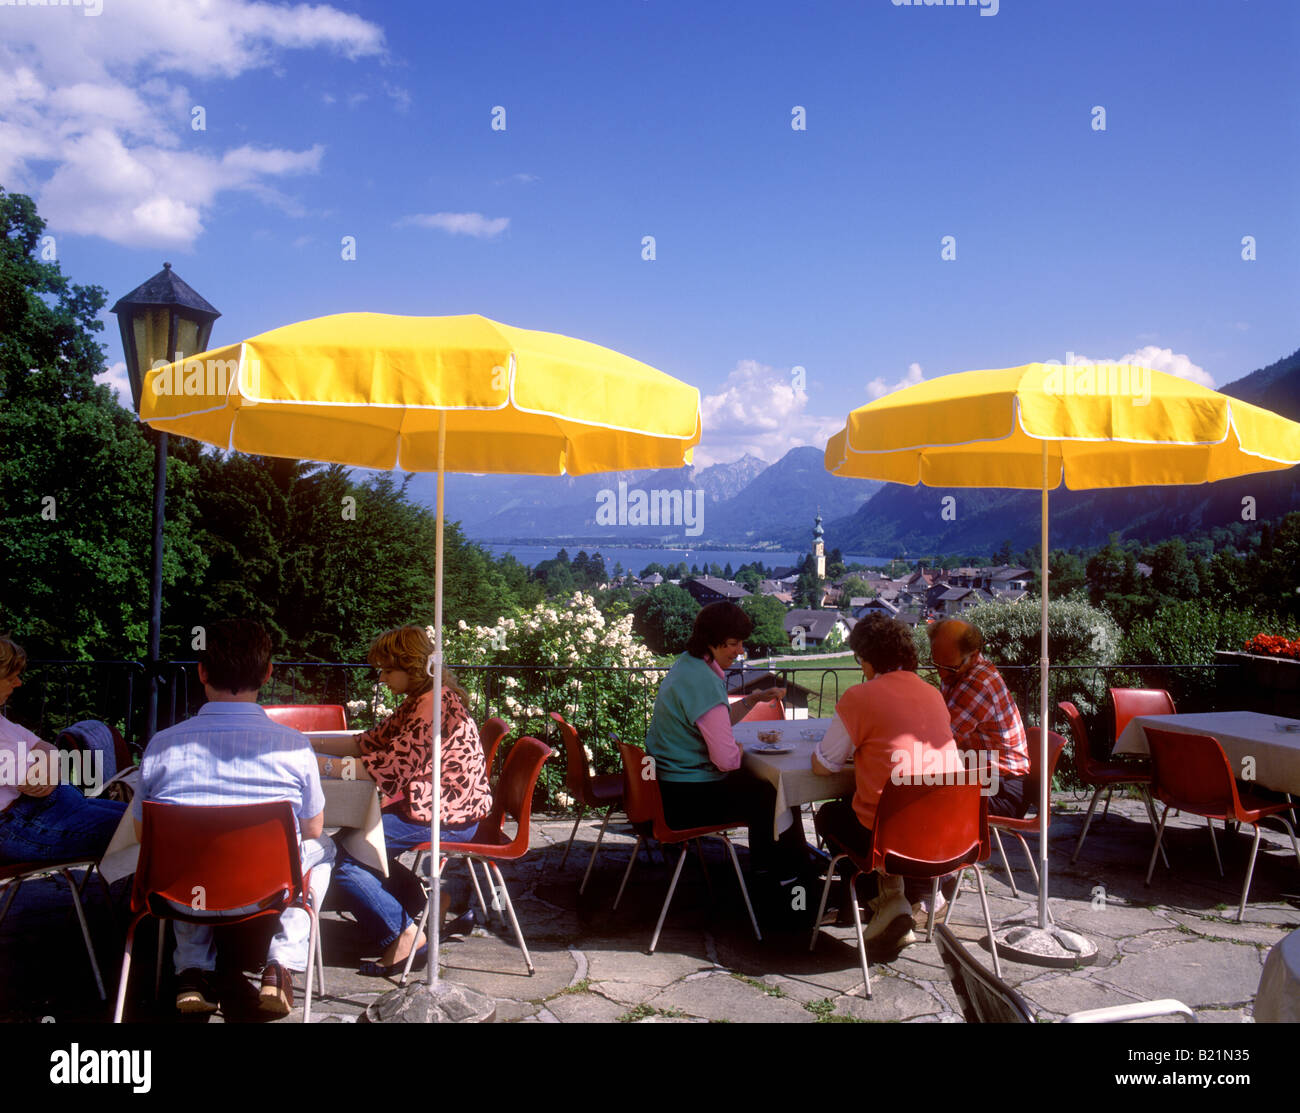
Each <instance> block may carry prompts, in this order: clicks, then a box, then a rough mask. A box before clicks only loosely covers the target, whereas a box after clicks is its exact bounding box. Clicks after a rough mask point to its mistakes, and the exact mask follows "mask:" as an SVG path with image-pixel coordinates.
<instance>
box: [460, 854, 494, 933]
mask: <svg viewBox="0 0 1300 1113" xmlns="http://www.w3.org/2000/svg"><path fill="white" fill-rule="evenodd" d="M465 868H466V869H467V870H469V879H470V881H472V882H473V883H474V895H475V896H476V897H477V898H478V906H479V907H480V908H481V909H482V910H483V924H484V926H486V925H488V924H490V923H491V922H492V913H491V912H489V911H488V904H487V901H485V900H484V899H483V890H482V889H481V888H479V883H478V870H476V869H475V868H474V859H473V858H466V859H465Z"/></svg>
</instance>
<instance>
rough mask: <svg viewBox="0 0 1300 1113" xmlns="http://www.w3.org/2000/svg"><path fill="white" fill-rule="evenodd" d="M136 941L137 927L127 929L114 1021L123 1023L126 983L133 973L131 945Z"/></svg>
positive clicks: (118, 978) (118, 977)
mask: <svg viewBox="0 0 1300 1113" xmlns="http://www.w3.org/2000/svg"><path fill="white" fill-rule="evenodd" d="M134 942H135V927H134V925H132V926H131V927H129V928H127V929H126V948H125V949H124V950H123V952H122V972H121V973H120V974H118V976H117V1001H116V1002H115V1003H114V1005H113V1023H114V1024H121V1023H122V1014H123V1013H124V1012H125V1011H126V983H127V979H128V978H129V977H130V975H131V946H132V944H133V943H134Z"/></svg>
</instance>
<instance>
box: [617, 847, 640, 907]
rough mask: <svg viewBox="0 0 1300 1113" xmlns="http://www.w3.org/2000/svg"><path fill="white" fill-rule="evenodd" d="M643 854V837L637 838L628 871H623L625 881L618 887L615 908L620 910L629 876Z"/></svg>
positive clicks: (628, 862)
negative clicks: (620, 902) (637, 857)
mask: <svg viewBox="0 0 1300 1113" xmlns="http://www.w3.org/2000/svg"><path fill="white" fill-rule="evenodd" d="M640 853H641V836H640V835H637V837H636V846H634V847H633V848H632V857H631V858H629V859H628V860H627V869H625V870H624V871H623V881H622V883H621V884H620V885H619V887H618V895H617V896H616V897H615V898H614V908H615V909H617V908H618V902H619V901H621V900H622V899H623V887H624V886H625V885H626V884H627V879H628V876H629V875H630V874H631V873H632V867H633V866H635V865H636V856H637V855H638V854H640Z"/></svg>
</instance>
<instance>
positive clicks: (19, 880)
mask: <svg viewBox="0 0 1300 1113" xmlns="http://www.w3.org/2000/svg"><path fill="white" fill-rule="evenodd" d="M98 865H99V862H98V861H97V860H96V859H94V858H71V859H68V860H66V861H62V862H5V863H3V864H0V891H3V892H4V893H5V898H4V903H3V904H0V923H3V922H4V918H5V916H6V915H8V913H9V906H10V905H11V904H13V902H14V897H16V896H17V895H18V890H19V889H20V888H22V884H23V882H24V881H32V880H35V879H36V878H38V877H44V876H46V875H47V874H52V873H57V874H58V875H59V876H60V877H62V878H63V880H64V881H66V882H67V883H68V891H69V892H71V893H72V907H73V908H75V909H76V910H77V923H79V924H80V925H81V938H82V939H84V940H85V943H86V955H87V956H88V957H89V959H90V969H91V972H92V973H93V974H94V975H95V988H96V989H98V990H99V999H100V1000H101V1001H106V1000H108V996H107V994H105V992H104V979H103V977H102V976H101V975H100V973H99V962H98V961H97V960H96V958H95V945H94V944H93V943H92V942H91V941H90V927H89V925H88V924H87V923H86V910H85V909H84V908H83V907H82V904H81V897H82V894H83V893H84V892H85V890H86V884H87V882H89V881H90V875H91V874H92V873H95V872H96V868H97V867H98ZM73 870H85V871H86V872H85V875H84V876H83V877H82V879H81V884H80V885H78V884H77V881H76V879H75V878H74V877H73V876H72V871H73ZM99 882H100V884H101V885H102V886H103V887H104V895H105V898H106V899H107V900H108V902H109V907H110V908H111V907H112V899H113V898H112V895H111V894H110V893H109V889H108V882H107V881H105V880H104V876H103V874H100V875H99Z"/></svg>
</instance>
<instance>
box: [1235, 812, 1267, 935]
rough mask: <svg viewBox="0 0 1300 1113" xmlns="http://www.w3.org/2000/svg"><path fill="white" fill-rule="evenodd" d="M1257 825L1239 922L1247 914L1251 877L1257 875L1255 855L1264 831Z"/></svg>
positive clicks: (1238, 907)
mask: <svg viewBox="0 0 1300 1113" xmlns="http://www.w3.org/2000/svg"><path fill="white" fill-rule="evenodd" d="M1254 827H1255V841H1254V842H1253V843H1251V844H1250V861H1249V862H1247V863H1246V883H1245V884H1244V885H1242V887H1241V903H1240V904H1239V905H1237V923H1241V918H1242V917H1243V916H1244V915H1245V914H1246V897H1247V895H1248V894H1249V893H1250V879H1251V878H1252V877H1254V875H1255V855H1256V854H1258V853H1259V837H1260V835H1262V834H1263V833H1264V832H1263V830H1262V829H1261V828H1260V825H1259V824H1258V823H1256V824H1254Z"/></svg>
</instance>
